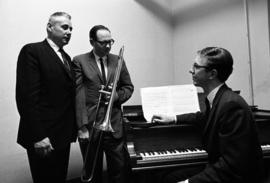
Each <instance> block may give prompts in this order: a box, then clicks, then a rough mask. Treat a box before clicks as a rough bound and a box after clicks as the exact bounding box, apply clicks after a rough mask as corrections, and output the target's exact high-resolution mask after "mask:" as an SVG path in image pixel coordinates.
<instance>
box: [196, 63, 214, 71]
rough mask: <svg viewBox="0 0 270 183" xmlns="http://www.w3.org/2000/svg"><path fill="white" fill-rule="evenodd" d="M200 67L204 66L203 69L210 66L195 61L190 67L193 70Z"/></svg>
mask: <svg viewBox="0 0 270 183" xmlns="http://www.w3.org/2000/svg"><path fill="white" fill-rule="evenodd" d="M200 68H205V69H209V68H210V67H209V66H207V65H199V64H197V63H194V64H193V66H192V69H193V70H195V69H200Z"/></svg>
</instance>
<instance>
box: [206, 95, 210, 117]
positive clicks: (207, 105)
mask: <svg viewBox="0 0 270 183" xmlns="http://www.w3.org/2000/svg"><path fill="white" fill-rule="evenodd" d="M205 106H206V110H205V113H206V115H207V116H208V115H209V113H210V103H209V100H208V99H207V98H205Z"/></svg>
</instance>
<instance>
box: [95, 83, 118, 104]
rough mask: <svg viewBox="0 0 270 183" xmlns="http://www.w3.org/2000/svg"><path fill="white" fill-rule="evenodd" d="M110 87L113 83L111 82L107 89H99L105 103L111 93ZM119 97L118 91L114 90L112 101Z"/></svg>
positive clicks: (107, 101) (107, 102)
mask: <svg viewBox="0 0 270 183" xmlns="http://www.w3.org/2000/svg"><path fill="white" fill-rule="evenodd" d="M112 87H113V83H111V84H110V85H109V86H108V88H107V90H108V91H106V90H104V87H102V89H101V90H100V91H99V92H100V93H102V94H103V95H104V99H105V104H106V105H108V104H109V101H110V98H111V94H112ZM118 98H119V96H118V93H117V92H116V91H115V93H114V96H113V102H115V101H117V100H118Z"/></svg>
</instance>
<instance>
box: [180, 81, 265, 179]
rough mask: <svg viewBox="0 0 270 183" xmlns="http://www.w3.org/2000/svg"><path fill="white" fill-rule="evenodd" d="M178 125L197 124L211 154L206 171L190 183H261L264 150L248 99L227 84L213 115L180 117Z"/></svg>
mask: <svg viewBox="0 0 270 183" xmlns="http://www.w3.org/2000/svg"><path fill="white" fill-rule="evenodd" d="M177 121H178V122H184V121H185V122H187V123H190V122H193V123H195V124H197V125H198V126H199V127H201V129H202V133H203V145H204V147H205V149H206V151H207V152H208V161H209V163H208V165H207V167H206V168H205V170H204V171H202V172H201V173H199V174H197V175H195V176H193V177H191V178H190V179H189V181H190V183H199V182H200V183H202V182H222V183H234V182H237V183H249V182H250V183H251V182H260V178H261V177H260V176H261V174H260V173H261V172H262V171H261V170H262V151H261V148H260V144H259V140H258V137H257V132H256V126H255V122H254V119H253V115H252V112H251V110H250V108H249V106H248V105H247V104H246V102H245V101H244V99H243V98H242V97H241V96H239V95H238V94H236V93H234V92H233V91H232V90H231V89H230V88H228V87H227V86H226V85H223V86H222V87H221V88H220V89H219V91H218V93H217V94H216V96H215V99H214V101H213V106H212V108H211V110H210V114H209V116H206V113H201V112H198V113H195V114H194V113H193V114H184V115H179V116H177Z"/></svg>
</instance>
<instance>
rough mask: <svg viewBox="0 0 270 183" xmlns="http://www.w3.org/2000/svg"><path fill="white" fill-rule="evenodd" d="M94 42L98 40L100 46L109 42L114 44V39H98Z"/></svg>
mask: <svg viewBox="0 0 270 183" xmlns="http://www.w3.org/2000/svg"><path fill="white" fill-rule="evenodd" d="M96 42H98V43H99V44H100V45H101V46H105V45H107V44H109V45H110V46H111V45H113V44H114V40H113V39H111V40H106V41H98V40H96Z"/></svg>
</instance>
